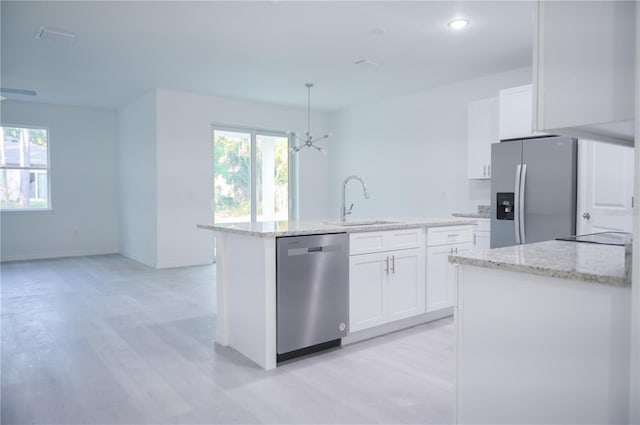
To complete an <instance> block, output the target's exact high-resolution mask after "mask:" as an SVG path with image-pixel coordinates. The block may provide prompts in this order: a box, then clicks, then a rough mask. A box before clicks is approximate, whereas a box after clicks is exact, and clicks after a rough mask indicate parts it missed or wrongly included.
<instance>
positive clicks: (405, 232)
mask: <svg viewBox="0 0 640 425" xmlns="http://www.w3.org/2000/svg"><path fill="white" fill-rule="evenodd" d="M421 246H424V231H423V230H422V229H397V230H385V231H383V232H363V233H350V234H349V255H360V254H370V253H373V252H383V251H395V250H398V249H410V248H419V247H421Z"/></svg>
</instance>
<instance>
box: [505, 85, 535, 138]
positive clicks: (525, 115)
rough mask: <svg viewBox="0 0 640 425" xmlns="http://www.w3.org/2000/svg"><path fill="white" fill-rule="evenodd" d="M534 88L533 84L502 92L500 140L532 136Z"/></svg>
mask: <svg viewBox="0 0 640 425" xmlns="http://www.w3.org/2000/svg"><path fill="white" fill-rule="evenodd" d="M532 93H533V87H532V85H531V84H528V85H526V86H520V87H513V88H510V89H506V90H500V96H499V99H500V101H499V102H500V108H499V109H500V114H499V119H498V122H499V129H500V130H499V133H500V140H504V139H517V138H520V137H529V136H531V135H532V130H531V129H532V122H533V94H532Z"/></svg>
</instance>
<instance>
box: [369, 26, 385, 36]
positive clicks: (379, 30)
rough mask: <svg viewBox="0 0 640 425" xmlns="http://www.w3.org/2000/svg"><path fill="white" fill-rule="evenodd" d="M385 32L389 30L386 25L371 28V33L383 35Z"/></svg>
mask: <svg viewBox="0 0 640 425" xmlns="http://www.w3.org/2000/svg"><path fill="white" fill-rule="evenodd" d="M385 32H387V29H386V28H384V27H375V28H373V29H372V30H371V34H374V35H382V34H384V33H385Z"/></svg>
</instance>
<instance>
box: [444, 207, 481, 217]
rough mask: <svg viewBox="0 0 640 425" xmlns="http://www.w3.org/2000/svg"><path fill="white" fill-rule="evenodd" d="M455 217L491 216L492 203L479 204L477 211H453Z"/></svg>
mask: <svg viewBox="0 0 640 425" xmlns="http://www.w3.org/2000/svg"><path fill="white" fill-rule="evenodd" d="M451 215H452V216H454V217H468V218H491V206H490V205H478V210H477V211H476V212H469V213H453V214H451Z"/></svg>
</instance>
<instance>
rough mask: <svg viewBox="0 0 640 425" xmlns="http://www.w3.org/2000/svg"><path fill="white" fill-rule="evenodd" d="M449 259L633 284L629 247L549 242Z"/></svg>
mask: <svg viewBox="0 0 640 425" xmlns="http://www.w3.org/2000/svg"><path fill="white" fill-rule="evenodd" d="M449 261H450V262H452V263H457V264H467V265H472V266H478V267H487V268H492V269H498V270H507V271H514V272H523V273H531V274H536V275H540V276H549V277H558V278H564V279H577V280H584V281H587V282H595V283H603V284H608V285H614V286H622V287H629V286H631V279H630V274H627V273H625V247H623V246H612V245H597V244H592V243H579V242H565V241H546V242H538V243H532V244H526V245H516V246H510V247H505V248H495V249H490V250H486V251H474V252H465V253H464V254H457V255H451V256H449Z"/></svg>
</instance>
